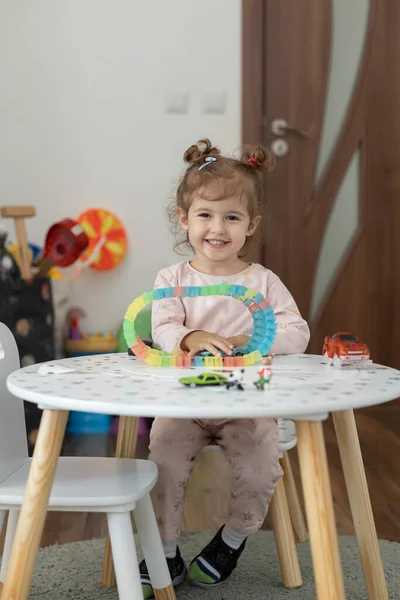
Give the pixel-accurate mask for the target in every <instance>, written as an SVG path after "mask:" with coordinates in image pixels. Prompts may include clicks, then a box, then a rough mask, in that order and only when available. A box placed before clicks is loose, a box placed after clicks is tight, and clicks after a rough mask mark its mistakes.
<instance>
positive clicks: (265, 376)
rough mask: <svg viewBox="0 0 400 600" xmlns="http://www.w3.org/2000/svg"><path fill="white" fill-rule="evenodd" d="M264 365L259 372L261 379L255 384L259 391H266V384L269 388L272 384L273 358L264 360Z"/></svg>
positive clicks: (268, 357)
mask: <svg viewBox="0 0 400 600" xmlns="http://www.w3.org/2000/svg"><path fill="white" fill-rule="evenodd" d="M262 364H263V366H262V367H261V368H260V369H259V370H258V374H259V376H260V377H259V379H258V380H257V381H255V382H254V385H255V386H256V388H257V389H258V390H264V387H265V384H266V383H267V384H268V386H269V385H270V383H271V378H272V369H271V365H272V356H266V357H265V358H263V360H262Z"/></svg>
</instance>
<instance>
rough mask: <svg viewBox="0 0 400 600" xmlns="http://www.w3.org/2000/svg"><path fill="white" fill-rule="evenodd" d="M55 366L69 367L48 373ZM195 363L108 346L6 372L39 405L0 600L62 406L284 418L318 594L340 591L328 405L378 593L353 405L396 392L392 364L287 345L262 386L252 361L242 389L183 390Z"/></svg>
mask: <svg viewBox="0 0 400 600" xmlns="http://www.w3.org/2000/svg"><path fill="white" fill-rule="evenodd" d="M60 367H63V368H66V369H69V371H68V372H65V373H62V374H56V373H55V371H56V370H57V369H58V368H60ZM206 370H207V371H210V370H212V369H206ZM201 371H204V369H178V368H176V369H170V368H169V369H167V368H157V367H149V366H147V365H144V364H143V363H142V362H141V361H139V360H137V359H134V358H131V357H128V356H127V355H126V354H117V355H116V354H110V355H100V356H96V357H83V358H72V359H65V360H62V361H55V362H54V363H47V364H45V365H35V366H30V367H26V368H24V369H21V370H19V371H16V372H14V373H12V374H11V375H10V376H9V378H8V380H7V385H8V388H9V390H10V391H11V392H12V393H13V394H14V395H16V396H18V397H20V398H23V399H25V400H28V401H30V402H33V403H36V404H38V406H40V407H41V408H42V409H44V412H43V416H42V422H41V426H40V431H39V435H38V439H37V443H36V447H35V452H34V457H33V461H32V466H31V472H30V477H29V481H28V485H27V491H26V495H25V500H24V505H23V507H22V510H21V515H20V519H19V524H18V529H17V533H16V538H15V543H14V546H13V551H12V555H11V560H10V565H9V570H8V574H7V580H6V582H5V585H4V589H3V596H2V600H15V599H16V598H18V600H26V598H27V597H28V593H29V587H30V584H31V578H32V572H33V568H34V564H35V561H36V556H37V553H38V549H39V544H40V538H41V535H42V531H43V526H44V520H45V516H46V509H47V503H48V497H49V494H50V490H51V485H52V481H53V477H54V471H55V467H56V464H57V459H58V456H59V453H60V449H61V444H62V440H63V437H64V433H65V427H66V423H67V418H68V411H70V410H77V411H84V412H94V413H109V414H113V415H126V416H133V417H138V416H148V417H152V416H159V417H177V418H250V417H253V418H255V417H291V418H293V419H294V420H295V421H296V425H297V435H298V452H299V459H300V468H301V477H302V483H303V491H304V497H305V504H306V513H307V517H308V526H309V534H310V543H311V550H312V557H313V566H314V572H315V580H316V587H317V595H318V598H319V600H328V599H329V600H343V599H344V598H345V591H344V586H343V575H342V569H341V564H340V556H339V549H338V541H337V534H336V527H335V521H334V513H333V505H332V495H331V488H330V482H329V474H328V467H327V459H326V450H325V444H324V438H323V430H322V421H323V420H324V419H326V418H327V416H328V414H329V413H333V418H334V423H335V430H336V435H337V440H338V445H339V449H340V454H341V460H342V465H343V469H344V475H345V481H346V486H347V490H348V494H349V500H350V506H351V510H352V514H353V521H354V525H355V528H356V535H357V539H358V544H359V549H360V554H361V560H362V563H363V568H364V573H365V578H366V583H367V588H368V594H369V598H370V599H372V600H386V599H387V598H388V594H387V588H386V582H385V578H384V573H383V568H382V563H381V558H380V553H379V547H378V542H377V537H376V530H375V525H374V520H373V516H372V510H371V505H370V499H369V494H368V488H367V483H366V479H365V473H364V467H363V463H362V458H361V452H360V446H359V441H358V435H357V430H356V426H355V420H354V415H353V409H356V408H361V407H366V406H372V405H375V404H380V403H383V402H387V401H390V400H393V399H395V398H397V397H398V396H400V372H399V371H397V370H394V369H390V368H388V367H384V366H381V365H371V366H370V367H369V368H368V369H363V370H354V369H349V370H345V369H343V370H341V371H338V370H335V369H333V368H332V367H328V366H326V365H325V364H324V363H323V360H322V357H321V356H312V355H291V356H282V357H277V358H276V359H275V361H274V364H273V373H274V375H273V379H272V385H271V388H270V389H266V390H265V391H264V392H262V391H259V390H257V389H256V388H255V386H254V385H253V381H254V380H255V379H257V375H256V372H257V367H254V366H253V367H247V368H246V375H245V391H243V392H241V391H237V390H230V391H227V390H226V389H225V388H223V387H222V388H197V389H194V390H191V389H188V388H185V387H183V386H182V385H181V384H180V383H179V382H178V381H177V379H178V377H180V376H183V375H185V376H187V375H191V374H196V373H198V372H201ZM122 446H123V444H122ZM22 572H23V573H24V574H23V576H22V577H21V573H22ZM163 592H165V594H163ZM157 598H159V599H161V598H163V599H173V598H174V593H173V590H172V589H169V588H166V589H165V590H164V591H163V590H160V594H158V595H157Z"/></svg>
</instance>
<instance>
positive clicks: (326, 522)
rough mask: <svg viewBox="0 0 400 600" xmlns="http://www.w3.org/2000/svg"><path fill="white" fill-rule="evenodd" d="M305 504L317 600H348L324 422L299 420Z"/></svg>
mask: <svg viewBox="0 0 400 600" xmlns="http://www.w3.org/2000/svg"><path fill="white" fill-rule="evenodd" d="M296 430H297V450H298V453H299V459H300V469H301V479H302V483H303V492H304V503H305V506H306V515H307V522H308V530H309V534H310V546H311V555H312V560H313V567H314V576H315V584H316V588H317V598H318V600H327V599H328V598H332V600H333V599H335V600H345V597H346V596H345V591H344V583H343V573H342V567H341V563H340V555H339V544H338V539H337V533H336V525H335V516H334V512H333V502H332V492H331V485H330V481H329V473H328V463H327V458H326V449H325V442H324V434H323V431H322V423H321V422H320V421H315V422H314V421H297V422H296Z"/></svg>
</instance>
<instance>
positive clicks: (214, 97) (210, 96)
mask: <svg viewBox="0 0 400 600" xmlns="http://www.w3.org/2000/svg"><path fill="white" fill-rule="evenodd" d="M202 108H203V113H208V114H219V115H220V114H223V113H224V112H225V109H226V92H207V93H206V94H204V95H203V98H202Z"/></svg>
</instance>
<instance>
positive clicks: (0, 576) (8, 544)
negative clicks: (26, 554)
mask: <svg viewBox="0 0 400 600" xmlns="http://www.w3.org/2000/svg"><path fill="white" fill-rule="evenodd" d="M18 519H19V510H10V511H9V513H8V520H7V531H6V538H5V540H4V548H3V558H2V560H1V567H0V581H3V582H4V581H5V580H6V574H7V569H8V563H9V562H10V556H11V550H12V547H13V543H14V538H15V532H16V530H17V525H18Z"/></svg>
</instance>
